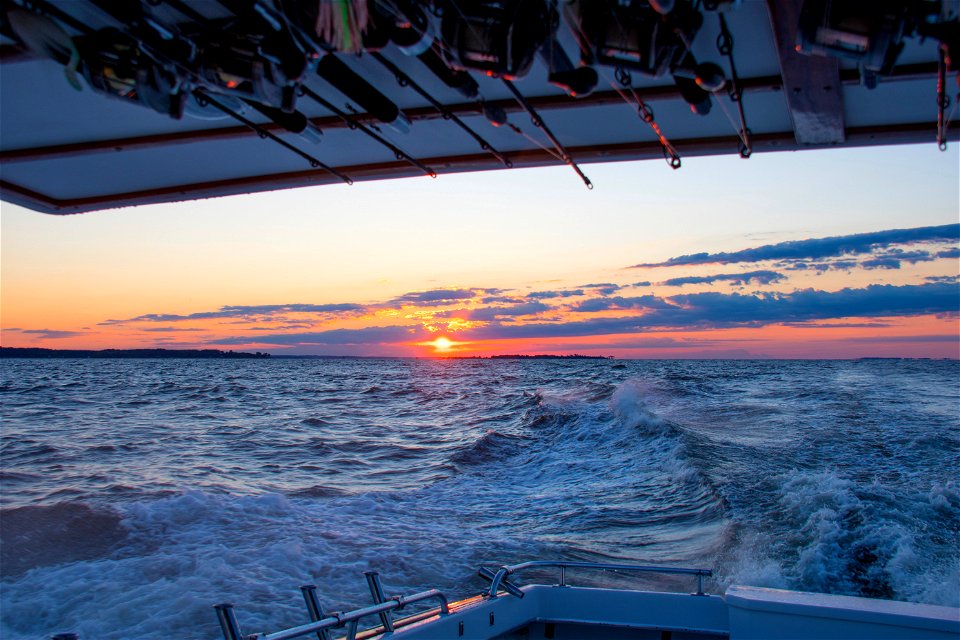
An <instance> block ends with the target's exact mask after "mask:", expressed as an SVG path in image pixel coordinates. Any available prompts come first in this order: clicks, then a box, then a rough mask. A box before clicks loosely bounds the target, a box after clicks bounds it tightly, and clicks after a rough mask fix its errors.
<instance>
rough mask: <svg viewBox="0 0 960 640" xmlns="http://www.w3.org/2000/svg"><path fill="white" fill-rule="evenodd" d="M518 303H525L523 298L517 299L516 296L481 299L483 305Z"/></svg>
mask: <svg viewBox="0 0 960 640" xmlns="http://www.w3.org/2000/svg"><path fill="white" fill-rule="evenodd" d="M516 302H523V298H517V297H515V296H487V297H486V298H481V299H480V303H481V304H514V303H516Z"/></svg>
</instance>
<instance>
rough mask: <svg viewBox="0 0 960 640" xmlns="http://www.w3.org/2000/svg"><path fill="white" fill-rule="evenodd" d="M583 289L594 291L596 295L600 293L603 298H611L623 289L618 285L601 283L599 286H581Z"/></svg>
mask: <svg viewBox="0 0 960 640" xmlns="http://www.w3.org/2000/svg"><path fill="white" fill-rule="evenodd" d="M580 287H581V288H583V289H592V290H593V291H594V292H595V293H599V294H600V295H602V296H610V295H613V294H614V293H616V292H617V291H619V290H620V289H622V288H623V287H621V286H620V285H618V284H614V283H612V282H601V283H599V284H582V285H580Z"/></svg>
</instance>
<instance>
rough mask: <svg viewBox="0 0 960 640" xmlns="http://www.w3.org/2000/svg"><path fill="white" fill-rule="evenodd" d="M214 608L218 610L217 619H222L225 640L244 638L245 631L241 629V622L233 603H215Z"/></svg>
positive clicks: (221, 626)
mask: <svg viewBox="0 0 960 640" xmlns="http://www.w3.org/2000/svg"><path fill="white" fill-rule="evenodd" d="M213 608H214V609H216V611H217V620H219V621H220V630H221V631H223V637H224V640H244V639H243V633H241V631H240V623H239V622H237V614H236V613H234V611H233V605H232V604H230V603H227V602H225V603H223V604H215V605H213Z"/></svg>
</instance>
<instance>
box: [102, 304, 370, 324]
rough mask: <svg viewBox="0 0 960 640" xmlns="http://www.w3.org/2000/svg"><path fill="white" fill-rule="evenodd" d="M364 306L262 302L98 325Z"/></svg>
mask: <svg viewBox="0 0 960 640" xmlns="http://www.w3.org/2000/svg"><path fill="white" fill-rule="evenodd" d="M365 309H366V307H364V306H363V305H360V304H353V303H342V304H263V305H230V306H226V307H220V309H219V310H217V311H199V312H197V313H190V314H187V315H178V314H173V313H148V314H145V315H142V316H136V317H135V318H128V319H126V320H106V321H104V322H101V323H99V324H100V325H114V324H126V323H129V322H183V321H188V320H210V319H214V318H253V317H257V316H273V315H276V314H280V313H318V314H336V313H356V312H360V311H364V310H365Z"/></svg>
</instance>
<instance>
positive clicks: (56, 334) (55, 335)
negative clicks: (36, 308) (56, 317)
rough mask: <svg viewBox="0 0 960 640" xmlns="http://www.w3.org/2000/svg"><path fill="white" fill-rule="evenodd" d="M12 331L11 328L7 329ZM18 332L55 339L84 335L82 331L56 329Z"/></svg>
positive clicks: (22, 330) (45, 338)
mask: <svg viewBox="0 0 960 640" xmlns="http://www.w3.org/2000/svg"><path fill="white" fill-rule="evenodd" d="M8 331H12V329H8ZM19 331H20V333H29V334H34V335H36V336H37V337H38V338H40V339H41V340H57V339H59V338H74V337H76V336H82V335H85V333H86V332H84V331H60V330H58V329H20V330H19Z"/></svg>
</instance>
